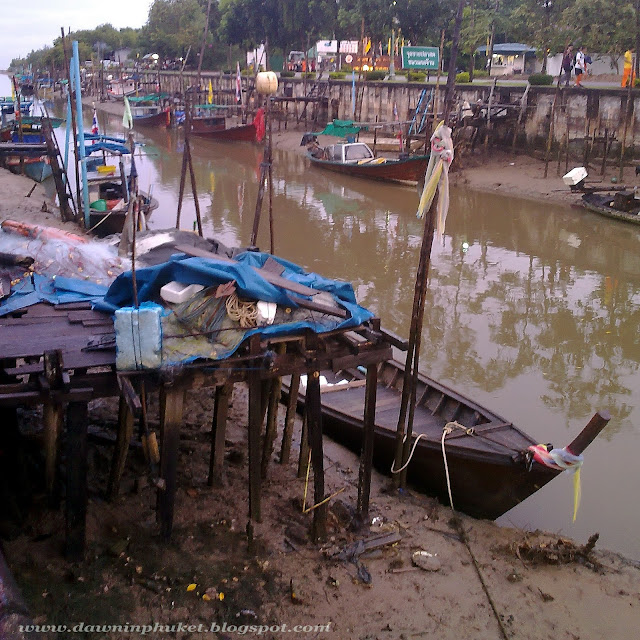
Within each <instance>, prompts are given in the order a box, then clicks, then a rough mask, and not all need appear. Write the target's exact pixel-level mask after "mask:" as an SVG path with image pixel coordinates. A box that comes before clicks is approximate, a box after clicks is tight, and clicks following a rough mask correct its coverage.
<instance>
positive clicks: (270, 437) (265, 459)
mask: <svg viewBox="0 0 640 640" xmlns="http://www.w3.org/2000/svg"><path fill="white" fill-rule="evenodd" d="M284 351H285V344H284V343H282V344H279V345H278V346H277V347H276V353H278V354H280V355H281V354H283V353H284ZM281 391H282V379H281V378H274V379H273V380H272V382H271V385H270V392H269V402H268V407H267V428H266V430H265V434H264V446H263V448H262V464H261V465H260V475H261V477H262V479H263V480H264V479H265V478H266V477H267V472H268V470H269V462H270V461H271V456H272V455H273V444H274V442H275V441H276V436H277V435H278V406H279V405H280V392H281Z"/></svg>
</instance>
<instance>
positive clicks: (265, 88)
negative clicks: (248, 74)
mask: <svg viewBox="0 0 640 640" xmlns="http://www.w3.org/2000/svg"><path fill="white" fill-rule="evenodd" d="M256 89H257V90H258V93H261V94H263V95H266V96H271V95H273V94H274V93H275V92H276V91H277V90H278V76H277V75H276V74H275V73H274V72H273V71H261V72H260V73H259V74H258V75H257V77H256Z"/></svg>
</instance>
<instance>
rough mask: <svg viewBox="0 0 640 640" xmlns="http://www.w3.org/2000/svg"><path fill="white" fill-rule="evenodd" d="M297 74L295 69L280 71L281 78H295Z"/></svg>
mask: <svg viewBox="0 0 640 640" xmlns="http://www.w3.org/2000/svg"><path fill="white" fill-rule="evenodd" d="M295 75H296V72H295V71H281V72H280V77H281V78H294V77H295Z"/></svg>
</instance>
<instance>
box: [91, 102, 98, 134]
mask: <svg viewBox="0 0 640 640" xmlns="http://www.w3.org/2000/svg"><path fill="white" fill-rule="evenodd" d="M91 133H93V135H94V136H97V135H98V114H97V113H96V110H95V107H94V109H93V122H92V123H91Z"/></svg>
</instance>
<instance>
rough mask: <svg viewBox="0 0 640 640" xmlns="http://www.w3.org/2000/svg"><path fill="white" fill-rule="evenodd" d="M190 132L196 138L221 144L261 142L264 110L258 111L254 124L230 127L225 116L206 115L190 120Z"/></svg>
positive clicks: (263, 131) (263, 127)
mask: <svg viewBox="0 0 640 640" xmlns="http://www.w3.org/2000/svg"><path fill="white" fill-rule="evenodd" d="M190 131H191V133H192V134H193V135H194V136H199V137H202V138H208V139H210V140H217V141H220V142H261V141H262V140H263V138H264V133H265V123H264V109H258V110H257V111H256V115H255V117H254V119H253V122H251V123H250V124H240V125H232V126H228V120H227V117H226V116H224V115H204V116H199V117H193V118H190Z"/></svg>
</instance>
